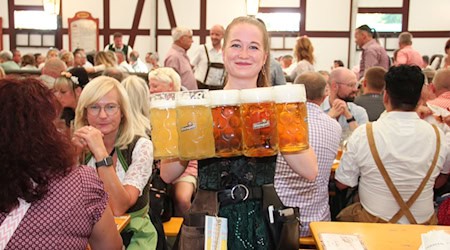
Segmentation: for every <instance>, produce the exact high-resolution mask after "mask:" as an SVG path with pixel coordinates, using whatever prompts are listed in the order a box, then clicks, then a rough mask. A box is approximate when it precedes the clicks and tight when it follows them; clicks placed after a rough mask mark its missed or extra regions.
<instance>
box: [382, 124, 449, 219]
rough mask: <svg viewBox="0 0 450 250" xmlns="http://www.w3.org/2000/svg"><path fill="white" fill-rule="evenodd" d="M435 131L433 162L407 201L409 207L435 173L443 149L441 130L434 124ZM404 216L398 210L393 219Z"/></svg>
mask: <svg viewBox="0 0 450 250" xmlns="http://www.w3.org/2000/svg"><path fill="white" fill-rule="evenodd" d="M432 126H433V129H434V132H435V134H436V151H435V152H434V157H433V161H432V162H431V166H430V168H429V169H428V172H427V175H426V176H425V177H424V178H423V179H422V182H421V183H420V185H419V187H418V188H417V190H416V192H414V194H413V195H412V196H411V197H410V198H409V200H408V201H407V202H406V205H407V206H408V207H411V206H412V204H414V202H415V201H416V200H417V198H419V195H420V194H421V193H422V190H423V189H424V188H425V185H426V184H427V182H428V180H429V179H430V177H431V174H432V173H433V170H434V168H435V167H436V163H437V160H438V157H439V152H440V150H441V136H440V134H439V130H438V129H437V127H436V125H434V124H433V125H432ZM401 217H402V213H400V211H398V212H397V213H396V214H395V215H394V216H393V217H392V219H391V220H396V221H398V220H399V219H400V218H401Z"/></svg>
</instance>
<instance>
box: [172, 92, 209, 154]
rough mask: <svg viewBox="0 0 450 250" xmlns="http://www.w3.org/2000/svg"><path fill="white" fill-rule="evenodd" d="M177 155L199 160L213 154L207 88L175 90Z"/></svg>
mask: <svg viewBox="0 0 450 250" xmlns="http://www.w3.org/2000/svg"><path fill="white" fill-rule="evenodd" d="M176 100H177V108H176V109H177V130H178V153H179V154H178V157H179V158H180V159H181V160H200V159H204V158H210V157H213V156H214V155H215V148H214V136H213V121H212V115H211V108H210V98H209V92H208V90H192V91H182V92H177V97H176Z"/></svg>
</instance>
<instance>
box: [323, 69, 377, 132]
mask: <svg viewBox="0 0 450 250" xmlns="http://www.w3.org/2000/svg"><path fill="white" fill-rule="evenodd" d="M328 83H329V87H330V95H329V96H328V97H327V98H325V100H324V101H323V103H322V105H321V106H322V109H323V110H324V111H325V113H328V115H329V116H331V118H333V119H336V120H337V121H338V122H339V124H340V125H341V127H342V130H343V131H348V130H351V131H353V130H355V129H356V128H357V127H358V125H362V124H364V123H366V122H367V121H368V120H369V117H368V116H367V112H366V110H365V109H364V108H363V107H360V106H358V105H356V104H354V103H353V100H354V99H355V97H356V93H357V92H358V87H357V79H356V75H355V74H354V73H353V72H352V71H351V70H349V69H347V68H344V67H339V68H336V69H334V70H333V71H331V74H330V78H329V79H328Z"/></svg>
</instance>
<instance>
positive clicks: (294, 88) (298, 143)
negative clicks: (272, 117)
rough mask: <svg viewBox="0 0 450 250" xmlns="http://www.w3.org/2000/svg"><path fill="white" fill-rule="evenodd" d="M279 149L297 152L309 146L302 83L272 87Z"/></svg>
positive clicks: (304, 94) (304, 92)
mask: <svg viewBox="0 0 450 250" xmlns="http://www.w3.org/2000/svg"><path fill="white" fill-rule="evenodd" d="M274 92H275V102H276V106H277V119H278V137H279V143H280V145H279V146H280V151H281V152H284V153H289V152H298V151H302V150H305V149H308V148H309V143H308V119H307V112H306V91H305V86H304V85H303V84H289V85H281V86H275V87H274Z"/></svg>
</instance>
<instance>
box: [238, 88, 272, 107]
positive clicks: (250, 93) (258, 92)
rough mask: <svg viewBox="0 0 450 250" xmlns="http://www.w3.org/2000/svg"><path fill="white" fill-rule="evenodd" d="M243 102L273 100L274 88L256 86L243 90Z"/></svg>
mask: <svg viewBox="0 0 450 250" xmlns="http://www.w3.org/2000/svg"><path fill="white" fill-rule="evenodd" d="M240 99H241V103H259V102H273V101H274V96H273V88H272V87H265V88H254V89H242V90H241V98H240Z"/></svg>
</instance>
